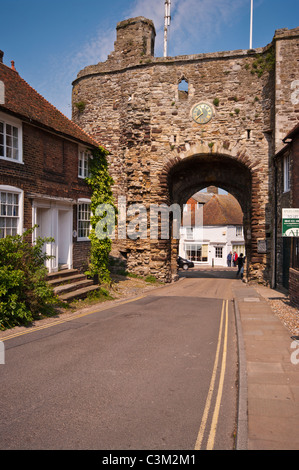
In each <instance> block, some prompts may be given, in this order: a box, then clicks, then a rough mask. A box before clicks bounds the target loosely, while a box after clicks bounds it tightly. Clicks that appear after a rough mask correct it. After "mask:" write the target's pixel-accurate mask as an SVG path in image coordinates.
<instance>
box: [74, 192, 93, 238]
mask: <svg viewBox="0 0 299 470" xmlns="http://www.w3.org/2000/svg"><path fill="white" fill-rule="evenodd" d="M90 203H91V200H90V199H84V198H83V199H78V202H77V241H79V242H83V241H90V238H89V237H80V236H79V233H80V232H79V222H81V220H79V213H80V206H81V205H83V204H88V205H89V206H90ZM90 216H91V211H90ZM82 222H86V220H83V221H82ZM89 222H90V220H89ZM90 230H91V223H89V233H90Z"/></svg>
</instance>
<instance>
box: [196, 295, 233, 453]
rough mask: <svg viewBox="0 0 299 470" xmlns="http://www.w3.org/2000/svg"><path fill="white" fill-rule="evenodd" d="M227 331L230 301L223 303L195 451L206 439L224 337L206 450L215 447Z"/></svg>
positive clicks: (224, 366) (224, 367)
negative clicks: (207, 391)
mask: <svg viewBox="0 0 299 470" xmlns="http://www.w3.org/2000/svg"><path fill="white" fill-rule="evenodd" d="M224 316H225V320H224ZM224 321H225V326H224ZM223 327H224V337H223ZM227 331H228V300H224V301H223V303H222V311H221V321H220V328H219V335H218V342H217V350H216V356H215V362H214V367H213V372H212V377H211V382H210V387H209V393H208V396H207V400H206V404H205V409H204V412H203V417H202V421H201V425H200V429H199V432H198V436H197V440H196V444H195V448H194V450H200V449H201V446H202V441H203V438H204V435H205V431H206V427H207V421H208V416H209V412H210V408H211V403H212V398H213V395H214V392H216V389H215V383H216V376H217V369H218V364H219V360H220V351H221V343H222V337H223V350H222V361H221V369H220V376H219V383H218V392H217V397H216V402H215V406H214V412H213V417H212V421H211V426H210V432H209V437H208V441H207V446H206V450H212V449H213V447H214V443H215V437H216V430H217V423H218V418H219V412H220V404H221V398H222V392H223V384H224V376H225V369H226V356H227Z"/></svg>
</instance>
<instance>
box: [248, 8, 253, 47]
mask: <svg viewBox="0 0 299 470" xmlns="http://www.w3.org/2000/svg"><path fill="white" fill-rule="evenodd" d="M252 23H253V0H251V8H250V39H249V49H252Z"/></svg>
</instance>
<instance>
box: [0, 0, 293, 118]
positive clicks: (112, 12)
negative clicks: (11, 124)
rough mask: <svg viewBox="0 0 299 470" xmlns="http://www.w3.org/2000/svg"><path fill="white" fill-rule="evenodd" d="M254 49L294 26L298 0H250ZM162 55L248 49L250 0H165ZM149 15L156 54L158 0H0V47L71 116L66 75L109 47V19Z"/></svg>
mask: <svg viewBox="0 0 299 470" xmlns="http://www.w3.org/2000/svg"><path fill="white" fill-rule="evenodd" d="M253 1H254V14H253V47H254V48H257V47H263V46H266V45H267V44H269V43H270V42H271V41H272V38H273V36H274V32H275V30H276V29H279V28H289V29H292V28H295V27H297V26H299V0H253ZM171 15H172V20H171V25H170V29H169V36H168V37H169V43H168V55H170V56H175V55H181V54H197V53H202V52H215V51H226V50H235V49H248V47H249V26H250V0H172V3H171ZM135 16H145V17H146V18H149V19H152V20H153V21H154V24H155V27H156V31H157V37H156V47H155V56H157V57H159V56H162V55H163V26H164V0H111V1H110V2H109V1H107V0H106V1H103V0H84V1H83V0H0V25H1V26H0V49H1V50H2V51H3V52H4V63H5V64H6V65H9V66H10V63H11V61H12V60H14V61H15V66H16V69H17V71H18V72H19V74H20V75H21V77H23V78H24V79H25V80H26V81H27V82H28V83H29V84H30V85H31V86H32V87H33V88H35V89H36V90H37V91H38V92H39V93H40V94H41V95H43V96H44V97H45V98H46V99H47V100H48V101H50V102H51V103H52V104H53V105H54V106H56V107H57V108H58V109H59V110H60V111H62V112H63V113H64V114H65V115H66V116H68V117H69V118H71V90H72V81H73V80H74V79H75V78H76V76H77V73H78V72H79V71H80V70H81V69H82V68H83V67H85V66H86V65H91V64H96V63H98V62H102V61H105V60H106V58H107V55H108V54H109V53H110V52H112V51H113V49H114V41H115V39H116V30H115V28H116V25H117V23H118V22H119V21H122V20H124V19H127V18H132V17H135Z"/></svg>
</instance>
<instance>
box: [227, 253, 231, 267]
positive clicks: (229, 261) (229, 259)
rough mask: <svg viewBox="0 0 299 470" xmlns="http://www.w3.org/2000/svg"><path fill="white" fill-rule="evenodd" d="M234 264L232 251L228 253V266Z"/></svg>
mask: <svg viewBox="0 0 299 470" xmlns="http://www.w3.org/2000/svg"><path fill="white" fill-rule="evenodd" d="M231 265H232V252H231V251H230V252H229V254H228V255H227V266H229V267H230V266H231Z"/></svg>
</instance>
